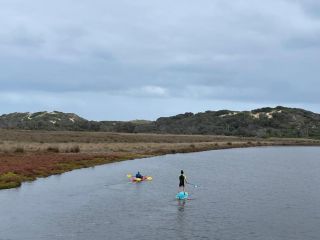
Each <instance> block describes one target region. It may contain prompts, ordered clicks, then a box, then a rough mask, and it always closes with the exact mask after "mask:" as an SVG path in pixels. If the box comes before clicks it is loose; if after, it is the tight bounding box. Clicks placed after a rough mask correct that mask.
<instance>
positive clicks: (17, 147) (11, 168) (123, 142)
mask: <svg viewBox="0 0 320 240" xmlns="http://www.w3.org/2000/svg"><path fill="white" fill-rule="evenodd" d="M0 139H1V140H0V189H7V188H15V187H19V186H20V185H21V184H22V182H25V181H33V180H35V179H37V178H39V177H47V176H50V175H53V174H61V173H64V172H67V171H71V170H74V169H79V168H86V167H93V166H96V165H101V164H107V163H112V162H118V161H124V160H130V159H136V158H144V157H152V156H158V155H164V154H174V153H188V152H200V151H207V150H217V149H227V148H240V147H255V146H320V141H319V140H313V139H288V138H287V139H277V138H271V139H259V138H242V137H227V136H207V135H205V136H203V135H157V134H120V133H100V132H99V133H96V132H47V131H16V130H0Z"/></svg>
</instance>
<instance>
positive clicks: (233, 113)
mask: <svg viewBox="0 0 320 240" xmlns="http://www.w3.org/2000/svg"><path fill="white" fill-rule="evenodd" d="M237 114H238V112H230V113H227V114H222V115H220V116H219V117H221V118H223V117H228V116H233V115H237Z"/></svg>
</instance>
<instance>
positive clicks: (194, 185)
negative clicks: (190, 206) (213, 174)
mask: <svg viewBox="0 0 320 240" xmlns="http://www.w3.org/2000/svg"><path fill="white" fill-rule="evenodd" d="M187 184H189V185H191V186H193V187H195V188H197V187H199V186H198V185H196V184H193V183H189V182H188V183H187Z"/></svg>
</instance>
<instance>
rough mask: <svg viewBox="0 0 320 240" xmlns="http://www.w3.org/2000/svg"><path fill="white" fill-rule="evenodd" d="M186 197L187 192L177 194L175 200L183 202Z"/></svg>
mask: <svg viewBox="0 0 320 240" xmlns="http://www.w3.org/2000/svg"><path fill="white" fill-rule="evenodd" d="M188 196H189V194H188V193H187V192H179V193H177V195H176V198H177V199H179V200H184V199H187V198H188Z"/></svg>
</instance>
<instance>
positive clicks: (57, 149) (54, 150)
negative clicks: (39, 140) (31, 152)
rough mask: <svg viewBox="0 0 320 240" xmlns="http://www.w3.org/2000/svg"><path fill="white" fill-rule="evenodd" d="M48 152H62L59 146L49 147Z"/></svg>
mask: <svg viewBox="0 0 320 240" xmlns="http://www.w3.org/2000/svg"><path fill="white" fill-rule="evenodd" d="M47 152H54V153H58V152H60V150H59V148H58V147H52V146H50V147H47Z"/></svg>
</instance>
